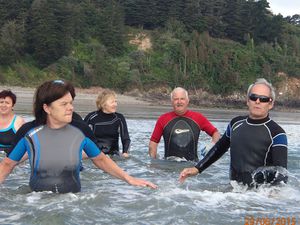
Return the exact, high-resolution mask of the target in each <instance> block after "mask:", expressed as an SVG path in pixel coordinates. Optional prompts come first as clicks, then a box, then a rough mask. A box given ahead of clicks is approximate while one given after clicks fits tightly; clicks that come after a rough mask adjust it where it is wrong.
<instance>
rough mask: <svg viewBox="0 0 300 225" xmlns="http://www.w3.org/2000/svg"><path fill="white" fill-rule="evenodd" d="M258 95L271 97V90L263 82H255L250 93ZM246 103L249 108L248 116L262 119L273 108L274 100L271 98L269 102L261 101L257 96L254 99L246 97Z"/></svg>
mask: <svg viewBox="0 0 300 225" xmlns="http://www.w3.org/2000/svg"><path fill="white" fill-rule="evenodd" d="M251 94H254V95H259V96H266V97H271V91H270V89H269V87H268V86H266V85H265V84H256V85H254V86H253V87H252V88H251V91H250V95H251ZM247 105H248V108H249V117H250V118H251V119H263V118H265V117H267V116H268V114H269V111H270V110H271V109H272V108H273V106H274V102H273V100H272V99H271V100H270V101H269V102H261V101H260V100H259V98H257V99H256V101H253V100H250V99H249V96H248V97H247Z"/></svg>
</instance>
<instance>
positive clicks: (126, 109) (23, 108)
mask: <svg viewBox="0 0 300 225" xmlns="http://www.w3.org/2000/svg"><path fill="white" fill-rule="evenodd" d="M0 88H1V90H3V89H10V90H12V91H13V92H14V93H15V94H16V95H17V103H16V105H15V107H14V108H15V112H16V113H17V114H24V115H32V102H33V95H34V91H35V89H34V88H26V87H16V86H11V87H9V86H1V85H0ZM75 89H76V97H75V100H74V107H75V111H76V112H77V113H79V114H80V115H81V116H83V117H84V116H85V115H87V114H88V113H89V112H91V111H94V110H96V105H95V101H96V98H97V93H98V91H99V90H100V89H101V88H90V89H81V88H75ZM151 99H152V98H151ZM117 100H118V112H120V113H122V114H124V116H125V117H126V118H131V119H157V118H158V117H159V116H160V115H161V114H163V113H165V112H168V111H171V110H172V106H171V104H170V103H169V102H168V100H169V99H168V98H166V100H158V99H157V100H155V99H154V100H151V101H148V100H147V99H143V98H142V97H133V96H129V95H122V94H117ZM189 109H191V110H194V111H198V112H200V113H202V114H203V115H204V116H206V117H207V118H208V119H209V120H212V121H220V122H221V121H222V122H229V121H230V120H231V119H232V118H233V117H235V116H238V115H245V114H247V108H246V104H245V108H244V109H232V108H217V107H202V106H194V105H190V107H189ZM270 116H271V118H272V119H274V120H275V121H276V122H278V123H288V124H300V110H293V111H290V110H285V111H283V110H277V109H276V108H275V109H274V110H272V111H271V112H270Z"/></svg>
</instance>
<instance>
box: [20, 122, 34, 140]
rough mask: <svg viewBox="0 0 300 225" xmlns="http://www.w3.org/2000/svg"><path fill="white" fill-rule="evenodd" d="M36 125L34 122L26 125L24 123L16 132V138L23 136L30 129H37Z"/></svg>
mask: <svg viewBox="0 0 300 225" xmlns="http://www.w3.org/2000/svg"><path fill="white" fill-rule="evenodd" d="M37 126H38V125H37V123H36V121H35V120H32V121H29V122H27V123H24V124H23V125H22V126H21V127H20V129H18V131H17V136H24V135H25V134H26V133H27V132H28V131H30V130H31V129H33V128H35V127H37Z"/></svg>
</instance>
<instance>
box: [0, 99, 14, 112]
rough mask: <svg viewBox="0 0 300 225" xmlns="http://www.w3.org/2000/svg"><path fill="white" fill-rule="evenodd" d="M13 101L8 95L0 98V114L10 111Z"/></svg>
mask: <svg viewBox="0 0 300 225" xmlns="http://www.w3.org/2000/svg"><path fill="white" fill-rule="evenodd" d="M12 109H13V101H12V99H11V98H10V97H5V98H1V99H0V114H1V115H8V114H10V113H12Z"/></svg>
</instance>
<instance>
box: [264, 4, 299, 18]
mask: <svg viewBox="0 0 300 225" xmlns="http://www.w3.org/2000/svg"><path fill="white" fill-rule="evenodd" d="M267 1H268V2H269V5H270V10H271V11H272V12H273V14H275V15H277V14H279V13H280V14H281V15H283V16H284V17H286V16H293V15H295V14H300V0H267Z"/></svg>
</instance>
